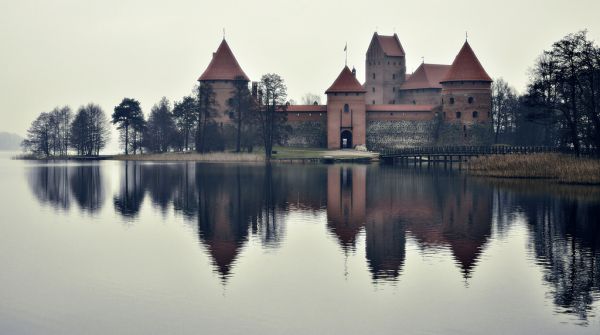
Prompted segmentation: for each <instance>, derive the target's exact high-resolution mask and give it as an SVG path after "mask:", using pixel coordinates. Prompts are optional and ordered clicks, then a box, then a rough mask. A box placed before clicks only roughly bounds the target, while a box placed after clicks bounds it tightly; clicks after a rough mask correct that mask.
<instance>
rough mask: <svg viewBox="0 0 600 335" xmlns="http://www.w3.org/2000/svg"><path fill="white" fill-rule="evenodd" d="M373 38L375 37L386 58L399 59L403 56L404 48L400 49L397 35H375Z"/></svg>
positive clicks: (400, 45)
mask: <svg viewBox="0 0 600 335" xmlns="http://www.w3.org/2000/svg"><path fill="white" fill-rule="evenodd" d="M375 37H377V42H379V45H380V46H381V49H382V50H383V53H385V55H386V56H390V57H401V56H404V55H405V53H404V48H402V44H400V39H399V38H398V35H396V34H394V35H392V36H384V35H379V34H377V33H375Z"/></svg>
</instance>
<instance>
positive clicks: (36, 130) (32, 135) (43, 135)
mask: <svg viewBox="0 0 600 335" xmlns="http://www.w3.org/2000/svg"><path fill="white" fill-rule="evenodd" d="M49 121H50V113H41V114H40V115H39V116H38V117H37V118H36V119H35V120H34V121H33V122H32V123H31V126H30V127H29V129H28V130H27V137H26V138H25V140H23V143H21V146H22V147H23V150H25V151H29V152H31V153H33V154H36V155H43V156H46V157H48V156H50V136H51V135H50V133H51V125H50V122H49Z"/></svg>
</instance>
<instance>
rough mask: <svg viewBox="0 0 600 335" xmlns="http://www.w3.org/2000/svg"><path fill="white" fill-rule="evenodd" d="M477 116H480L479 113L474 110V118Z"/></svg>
mask: <svg viewBox="0 0 600 335" xmlns="http://www.w3.org/2000/svg"><path fill="white" fill-rule="evenodd" d="M477 117H479V113H478V112H477V111H474V112H473V118H474V119H476V118H477Z"/></svg>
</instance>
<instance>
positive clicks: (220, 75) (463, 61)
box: [198, 33, 492, 149]
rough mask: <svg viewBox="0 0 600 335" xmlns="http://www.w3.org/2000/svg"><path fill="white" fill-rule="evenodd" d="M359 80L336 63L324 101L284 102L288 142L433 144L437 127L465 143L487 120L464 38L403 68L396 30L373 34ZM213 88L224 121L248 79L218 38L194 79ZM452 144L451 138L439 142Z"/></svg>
mask: <svg viewBox="0 0 600 335" xmlns="http://www.w3.org/2000/svg"><path fill="white" fill-rule="evenodd" d="M365 68H366V74H365V82H364V84H361V83H360V82H359V81H358V79H357V78H356V70H355V69H352V70H350V68H348V66H344V68H343V69H342V71H341V73H340V74H339V76H338V77H337V78H336V79H335V80H334V82H333V84H332V85H331V86H330V87H329V88H328V89H327V90H326V91H325V94H326V95H327V103H326V104H325V105H318V104H312V105H289V106H287V109H285V113H287V120H288V121H287V122H288V123H289V125H290V126H291V129H292V133H291V134H290V136H289V139H288V143H287V144H288V145H289V146H305V147H327V148H328V149H344V148H353V147H356V146H366V147H367V148H369V149H381V148H399V147H411V146H424V145H433V144H435V142H436V141H438V142H439V140H440V138H439V136H440V135H439V132H440V128H441V127H443V126H446V127H447V128H449V129H452V130H453V132H454V133H455V134H454V135H455V136H454V137H452V141H454V142H457V141H458V142H460V143H461V144H465V143H471V142H472V141H473V140H474V138H473V136H472V134H471V130H472V129H474V128H476V127H477V126H482V125H485V124H486V123H487V121H488V120H489V118H490V113H491V83H492V79H491V78H490V76H489V75H488V74H487V73H486V71H485V69H484V68H483V66H482V65H481V63H480V62H479V60H478V59H477V56H476V55H475V53H474V52H473V49H472V48H471V46H470V45H469V43H468V41H465V43H464V45H463V46H462V48H461V49H460V51H459V52H458V54H457V56H456V58H455V59H454V61H453V62H452V64H451V65H441V64H427V63H424V62H423V63H422V64H421V65H420V66H419V67H418V68H417V70H416V71H415V72H414V73H412V74H407V73H406V53H405V51H404V48H403V47H402V44H401V43H400V40H399V38H398V35H396V34H394V35H392V36H384V35H379V34H378V33H374V34H373V37H372V39H371V43H370V44H369V48H368V50H367V53H366V61H365ZM198 81H199V82H200V85H203V84H210V85H212V87H213V90H214V91H215V98H216V101H217V104H218V106H217V109H218V110H219V112H220V113H219V115H220V119H219V120H218V122H221V123H227V122H229V121H228V120H229V118H228V117H227V113H228V104H227V101H228V100H229V99H230V98H231V97H232V94H233V92H234V89H235V86H236V85H237V84H239V83H240V82H242V83H245V84H246V85H248V84H249V82H250V78H249V77H248V76H247V75H246V74H245V73H244V71H243V70H242V68H241V66H240V65H239V63H238V62H237V60H236V58H235V56H234V55H233V52H232V51H231V49H230V47H229V45H228V44H227V42H226V41H225V39H223V41H222V42H221V45H220V46H219V48H218V49H217V51H216V52H215V53H214V54H213V58H212V60H211V62H210V64H209V65H208V67H207V68H206V70H205V71H204V73H202V75H201V76H200V78H199V79H198ZM445 144H458V143H445Z"/></svg>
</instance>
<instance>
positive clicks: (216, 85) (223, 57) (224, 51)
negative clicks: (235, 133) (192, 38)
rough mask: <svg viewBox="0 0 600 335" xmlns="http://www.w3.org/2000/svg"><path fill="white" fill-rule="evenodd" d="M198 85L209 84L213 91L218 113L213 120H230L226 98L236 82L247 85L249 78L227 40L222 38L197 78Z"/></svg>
mask: <svg viewBox="0 0 600 335" xmlns="http://www.w3.org/2000/svg"><path fill="white" fill-rule="evenodd" d="M198 81H199V82H200V85H211V86H212V88H213V91H214V92H215V100H216V102H217V106H216V109H217V112H218V115H217V117H216V118H215V120H216V121H217V122H218V123H221V124H223V123H228V122H231V119H230V117H229V115H228V114H227V113H228V111H229V105H228V100H229V99H230V98H231V97H232V95H233V94H234V91H235V87H236V85H237V84H238V83H240V82H241V83H244V84H246V85H248V82H249V81H250V79H249V78H248V76H247V75H246V73H244V70H242V68H241V67H240V64H238V62H237V60H236V59H235V56H234V55H233V52H232V51H231V48H229V45H228V44H227V41H225V39H223V41H222V42H221V45H219V48H218V49H217V51H216V52H215V53H213V58H212V60H211V61H210V64H208V67H207V68H206V70H204V73H202V75H201V76H200V78H198Z"/></svg>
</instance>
